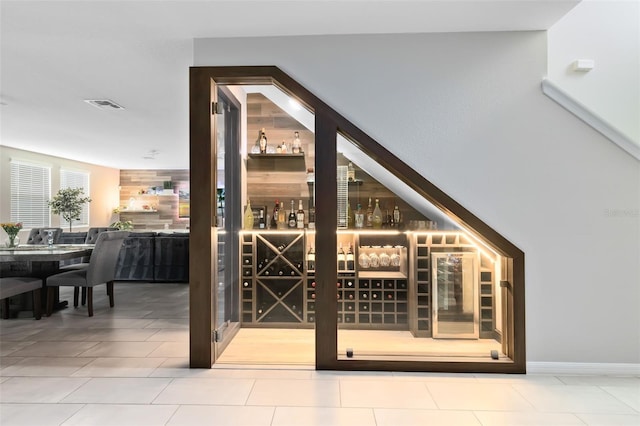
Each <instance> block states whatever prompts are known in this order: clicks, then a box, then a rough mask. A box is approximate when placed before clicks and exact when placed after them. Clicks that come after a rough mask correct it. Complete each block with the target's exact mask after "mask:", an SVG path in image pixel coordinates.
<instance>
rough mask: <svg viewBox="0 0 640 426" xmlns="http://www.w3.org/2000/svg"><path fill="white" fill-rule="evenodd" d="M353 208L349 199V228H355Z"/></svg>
mask: <svg viewBox="0 0 640 426" xmlns="http://www.w3.org/2000/svg"><path fill="white" fill-rule="evenodd" d="M353 221H354V216H353V210H351V203H350V202H349V200H348V199H347V228H353Z"/></svg>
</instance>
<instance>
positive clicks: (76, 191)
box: [47, 188, 91, 232]
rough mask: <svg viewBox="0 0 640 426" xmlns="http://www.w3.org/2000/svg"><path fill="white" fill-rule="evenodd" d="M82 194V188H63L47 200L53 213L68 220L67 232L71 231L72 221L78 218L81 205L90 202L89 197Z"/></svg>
mask: <svg viewBox="0 0 640 426" xmlns="http://www.w3.org/2000/svg"><path fill="white" fill-rule="evenodd" d="M82 195H84V190H83V189H82V188H64V189H61V190H59V191H58V193H57V194H56V195H55V196H54V197H53V198H52V199H51V201H48V202H47V204H49V207H51V212H52V213H53V214H57V215H60V216H62V218H63V219H64V220H66V221H67V222H69V232H71V224H72V222H73V221H74V220H78V219H80V213H82V206H83V205H84V204H85V203H90V202H91V198H89V197H83V196H82Z"/></svg>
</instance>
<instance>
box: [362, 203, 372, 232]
mask: <svg viewBox="0 0 640 426" xmlns="http://www.w3.org/2000/svg"><path fill="white" fill-rule="evenodd" d="M364 225H365V226H366V227H367V228H373V207H372V206H371V197H369V205H368V206H367V215H366V216H365V222H364Z"/></svg>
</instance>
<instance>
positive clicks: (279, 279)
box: [241, 232, 307, 326]
mask: <svg viewBox="0 0 640 426" xmlns="http://www.w3.org/2000/svg"><path fill="white" fill-rule="evenodd" d="M241 250H242V256H241V262H242V267H241V269H242V277H241V280H242V320H243V322H244V323H251V324H254V325H257V324H266V325H269V326H273V325H277V324H301V323H306V322H307V319H306V314H305V305H306V295H305V289H304V282H305V279H306V278H305V271H304V251H303V250H304V234H303V233H302V232H298V233H296V232H294V233H277V232H265V233H250V234H249V233H248V234H244V235H243V239H242V248H241Z"/></svg>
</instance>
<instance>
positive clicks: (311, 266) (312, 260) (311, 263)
mask: <svg viewBox="0 0 640 426" xmlns="http://www.w3.org/2000/svg"><path fill="white" fill-rule="evenodd" d="M315 270H316V251H315V249H314V248H313V246H311V247H309V251H308V252H307V271H315ZM314 286H315V283H314Z"/></svg>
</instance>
